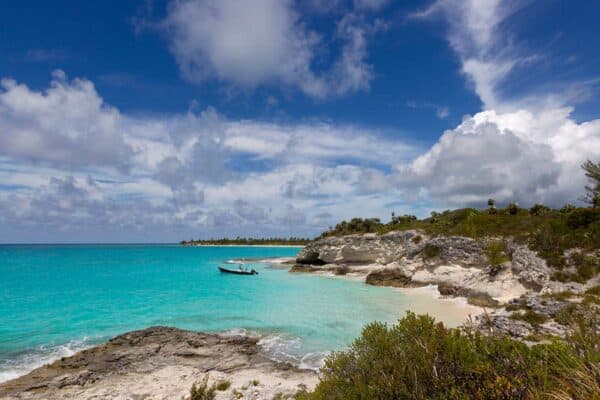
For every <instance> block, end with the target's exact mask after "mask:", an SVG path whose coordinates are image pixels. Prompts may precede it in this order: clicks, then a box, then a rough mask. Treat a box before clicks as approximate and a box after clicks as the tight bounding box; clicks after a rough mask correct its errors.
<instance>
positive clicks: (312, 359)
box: [298, 351, 329, 371]
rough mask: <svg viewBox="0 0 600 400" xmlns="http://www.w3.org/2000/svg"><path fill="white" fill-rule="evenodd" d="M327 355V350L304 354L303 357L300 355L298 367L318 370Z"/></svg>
mask: <svg viewBox="0 0 600 400" xmlns="http://www.w3.org/2000/svg"><path fill="white" fill-rule="evenodd" d="M328 355H329V352H327V351H317V352H315V353H308V354H305V355H304V357H302V359H301V360H300V364H299V365H298V368H300V369H311V370H313V371H318V370H319V369H320V368H321V367H322V366H323V364H324V363H325V359H326V358H327V356H328Z"/></svg>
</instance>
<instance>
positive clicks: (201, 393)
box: [190, 375, 217, 400]
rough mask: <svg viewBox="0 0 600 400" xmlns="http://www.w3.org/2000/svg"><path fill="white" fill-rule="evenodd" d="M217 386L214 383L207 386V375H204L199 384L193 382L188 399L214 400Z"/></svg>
mask: <svg viewBox="0 0 600 400" xmlns="http://www.w3.org/2000/svg"><path fill="white" fill-rule="evenodd" d="M216 391H217V388H216V386H215V385H212V386H210V387H209V386H208V375H205V376H204V378H203V379H202V381H201V382H200V383H199V384H195V383H194V384H193V385H192V388H191V389H190V400H214V399H215V396H216V394H215V392H216Z"/></svg>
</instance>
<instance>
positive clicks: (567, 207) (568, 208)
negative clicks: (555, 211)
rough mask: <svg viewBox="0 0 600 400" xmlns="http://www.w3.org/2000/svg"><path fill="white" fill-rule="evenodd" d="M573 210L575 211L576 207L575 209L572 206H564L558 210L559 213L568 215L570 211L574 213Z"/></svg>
mask: <svg viewBox="0 0 600 400" xmlns="http://www.w3.org/2000/svg"><path fill="white" fill-rule="evenodd" d="M575 210H577V207H575V206H574V205H573V204H565V205H564V206H562V207H561V208H560V210H559V211H560V212H561V213H563V214H568V213H570V212H572V211H575Z"/></svg>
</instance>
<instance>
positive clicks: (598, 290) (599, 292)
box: [585, 285, 600, 296]
mask: <svg viewBox="0 0 600 400" xmlns="http://www.w3.org/2000/svg"><path fill="white" fill-rule="evenodd" d="M585 294H591V295H594V296H600V285H596V286H592V287H591V288H589V289H588V290H586V291H585Z"/></svg>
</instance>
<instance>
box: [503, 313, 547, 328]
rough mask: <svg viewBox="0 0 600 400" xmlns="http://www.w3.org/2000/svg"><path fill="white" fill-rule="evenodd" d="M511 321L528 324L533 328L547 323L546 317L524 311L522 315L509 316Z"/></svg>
mask: <svg viewBox="0 0 600 400" xmlns="http://www.w3.org/2000/svg"><path fill="white" fill-rule="evenodd" d="M510 317H511V318H512V319H516V320H519V321H525V322H527V323H529V324H530V325H531V326H533V327H534V328H535V327H537V326H539V325H541V324H543V323H544V322H546V321H548V317H547V316H545V315H543V314H538V313H536V312H535V311H533V310H525V312H524V313H522V314H520V313H515V314H513V315H511V316H510Z"/></svg>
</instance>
